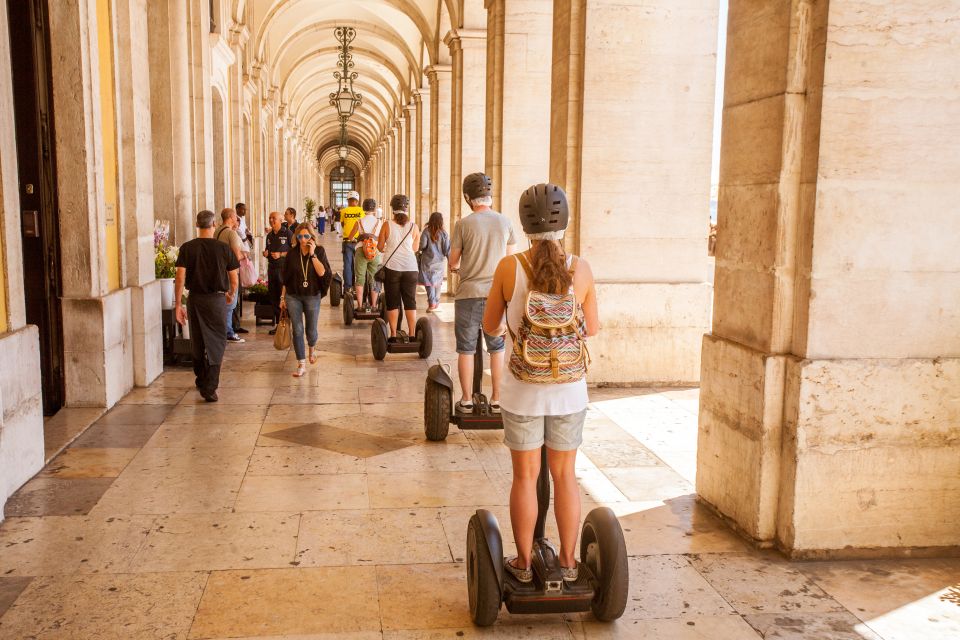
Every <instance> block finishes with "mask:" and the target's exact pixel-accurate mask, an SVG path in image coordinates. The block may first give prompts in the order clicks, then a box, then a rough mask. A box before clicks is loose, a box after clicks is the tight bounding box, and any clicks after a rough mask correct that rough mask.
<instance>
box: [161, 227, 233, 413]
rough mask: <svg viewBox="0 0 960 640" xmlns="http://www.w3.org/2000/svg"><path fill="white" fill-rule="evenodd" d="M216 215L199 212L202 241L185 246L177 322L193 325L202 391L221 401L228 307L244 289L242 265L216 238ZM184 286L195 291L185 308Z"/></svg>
mask: <svg viewBox="0 0 960 640" xmlns="http://www.w3.org/2000/svg"><path fill="white" fill-rule="evenodd" d="M214 219H215V216H214V215H213V212H212V211H201V212H200V213H198V214H197V238H195V239H193V240H190V241H188V242H185V243H183V246H181V247H180V254H179V255H178V256H177V277H176V284H175V287H176V290H175V292H174V297H175V303H176V314H177V322H179V323H180V324H187V321H188V317H187V316H188V315H189V322H190V342H191V346H192V356H193V372H194V373H195V374H196V376H197V379H196V384H197V389H198V390H199V391H200V395H201V396H203V399H204V400H206V401H207V402H216V401H217V400H218V398H217V387H219V386H220V364H221V363H222V362H223V352H224V350H225V349H226V347H227V316H226V314H227V307H229V306H230V305H231V304H233V300H234V298H235V297H236V296H237V287H238V286H239V269H240V263H239V262H238V261H237V256H236V255H234V253H233V251H231V250H230V247H229V246H227V245H226V244H224V243H222V242H220V241H218V240H216V239H215V238H214V237H213V233H214ZM184 286H186V288H187V289H188V290H189V291H190V300H189V304H188V305H187V309H186V310H185V309H184V308H183V306H182V305H181V304H180V301H181V299H182V297H183V289H184Z"/></svg>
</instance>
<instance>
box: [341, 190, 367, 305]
mask: <svg viewBox="0 0 960 640" xmlns="http://www.w3.org/2000/svg"><path fill="white" fill-rule="evenodd" d="M363 215H364V213H363V209H361V208H360V194H359V193H357V192H356V191H351V192H350V193H348V194H347V206H345V207H344V208H342V209H340V224H341V225H342V226H343V287H344V289H349V288H352V287H353V261H354V257H355V255H356V252H357V243H356V241H355V240H351V239H350V236H352V235H353V225H355V224H356V223H357V221H358V220H359V219H360V218H362V217H363Z"/></svg>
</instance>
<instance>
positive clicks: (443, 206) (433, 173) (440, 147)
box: [425, 65, 459, 229]
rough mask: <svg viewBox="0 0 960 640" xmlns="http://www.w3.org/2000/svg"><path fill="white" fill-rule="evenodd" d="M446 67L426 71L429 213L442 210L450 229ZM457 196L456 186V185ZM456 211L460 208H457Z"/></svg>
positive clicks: (439, 66) (448, 108)
mask: <svg viewBox="0 0 960 640" xmlns="http://www.w3.org/2000/svg"><path fill="white" fill-rule="evenodd" d="M450 71H451V68H450V66H449V65H432V66H429V67H427V68H426V70H425V72H426V74H427V79H428V80H429V82H430V172H429V174H428V175H429V176H430V211H442V212H443V214H444V218H445V221H446V225H445V226H446V228H447V229H450V210H449V209H447V207H448V206H449V203H450V178H449V176H450V108H451V106H452V93H451V89H452V87H451V84H450ZM457 188H458V193H459V185H457ZM458 211H459V209H458Z"/></svg>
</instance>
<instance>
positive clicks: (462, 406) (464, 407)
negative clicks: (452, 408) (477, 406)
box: [456, 400, 473, 413]
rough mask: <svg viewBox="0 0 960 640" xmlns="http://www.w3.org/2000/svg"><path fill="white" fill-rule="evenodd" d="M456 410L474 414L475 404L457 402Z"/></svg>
mask: <svg viewBox="0 0 960 640" xmlns="http://www.w3.org/2000/svg"><path fill="white" fill-rule="evenodd" d="M456 410H457V411H458V412H460V413H471V412H473V403H472V402H464V401H463V400H457V406H456Z"/></svg>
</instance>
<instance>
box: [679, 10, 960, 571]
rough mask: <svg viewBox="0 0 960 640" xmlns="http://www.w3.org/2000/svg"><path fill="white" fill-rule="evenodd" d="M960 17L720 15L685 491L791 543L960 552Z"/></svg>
mask: <svg viewBox="0 0 960 640" xmlns="http://www.w3.org/2000/svg"><path fill="white" fill-rule="evenodd" d="M955 15H956V4H955V3H941V4H939V5H936V6H933V5H925V6H923V7H922V8H920V7H918V6H914V5H909V4H903V3H885V4H875V5H871V6H870V10H869V11H864V10H863V7H862V5H859V4H856V3H853V2H848V1H844V0H834V1H832V2H830V4H829V12H828V9H827V3H826V2H812V1H803V0H795V1H794V2H791V3H785V4H783V5H782V6H780V5H777V6H772V5H771V6H769V7H767V8H765V9H764V10H763V11H757V10H756V7H755V6H747V3H737V2H735V3H732V4H731V7H730V23H729V31H728V34H729V35H728V58H727V60H728V62H727V84H726V90H725V96H724V129H723V140H724V144H723V148H722V152H721V153H722V156H721V172H720V204H719V217H718V221H719V231H718V245H717V273H716V302H715V307H714V319H713V332H712V334H711V335H709V336H707V337H706V338H705V340H704V351H703V388H702V393H701V408H700V437H699V450H698V469H697V490H698V492H699V493H700V495H701V497H702V498H703V499H704V500H705V501H707V502H709V503H710V504H712V505H714V506H715V507H716V508H717V509H718V510H719V511H720V512H722V513H723V514H725V515H727V516H728V517H729V518H730V519H731V520H732V521H733V522H735V523H736V524H737V526H739V527H740V529H741V530H742V531H743V532H744V533H746V534H747V535H749V536H750V537H751V538H753V539H755V540H756V541H758V542H760V543H761V544H773V545H776V546H779V547H780V548H782V549H784V550H785V551H786V552H787V553H789V554H790V555H792V556H794V557H824V556H858V555H859V554H861V553H863V552H867V553H870V554H885V555H901V554H906V555H912V554H915V553H926V554H935V553H944V554H945V553H947V550H948V549H956V547H957V545H960V526H958V521H957V514H958V513H960V475H958V472H957V461H958V460H960V443H958V440H957V437H956V433H957V424H960V403H958V402H957V389H960V332H958V331H957V327H958V326H960V254H958V252H957V250H956V239H957V237H960V218H958V217H957V215H956V202H957V198H958V196H960V191H958V185H960V156H958V154H957V147H956V140H957V138H958V136H960V110H958V108H957V105H960V83H958V79H960V51H958V49H957V47H956V46H955V44H954V42H953V36H954V35H955V29H954V28H953V27H952V26H949V25H950V24H951V22H950V21H951V20H952V19H953V17H954V16H955ZM784 43H787V45H788V46H787V47H786V48H784ZM758 60H762V61H764V64H762V65H761V64H758V63H757V61H758Z"/></svg>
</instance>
